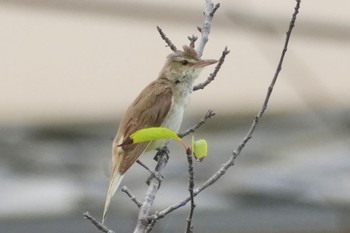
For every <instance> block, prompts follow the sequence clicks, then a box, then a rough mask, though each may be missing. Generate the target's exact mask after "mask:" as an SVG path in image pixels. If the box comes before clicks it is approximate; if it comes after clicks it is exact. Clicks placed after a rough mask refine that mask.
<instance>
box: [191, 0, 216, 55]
mask: <svg viewBox="0 0 350 233" xmlns="http://www.w3.org/2000/svg"><path fill="white" fill-rule="evenodd" d="M219 7H220V4H219V3H217V4H216V5H215V6H214V4H213V2H212V1H211V0H206V1H205V11H204V22H203V26H202V27H201V28H200V27H198V30H199V31H200V33H201V34H202V36H201V38H200V40H199V45H198V47H197V49H196V52H197V54H198V56H199V57H201V56H202V54H203V51H204V47H205V45H206V43H207V42H208V40H209V33H210V30H211V22H212V20H213V17H214V14H215V11H216V10H217V9H218V8H219Z"/></svg>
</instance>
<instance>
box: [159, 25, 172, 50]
mask: <svg viewBox="0 0 350 233" xmlns="http://www.w3.org/2000/svg"><path fill="white" fill-rule="evenodd" d="M157 30H158V32H159V34H160V36H161V37H162V39H163V40H164V41H165V43H166V44H167V45H168V46H169V47H170V49H171V50H173V51H174V52H176V51H177V48H176V46H175V45H174V44H173V43H172V42H171V40H170V39H169V38H168V37H167V36H166V35H165V33H164V32H163V30H162V29H161V28H160V27H159V26H157Z"/></svg>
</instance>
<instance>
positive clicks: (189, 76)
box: [161, 45, 218, 83]
mask: <svg viewBox="0 0 350 233" xmlns="http://www.w3.org/2000/svg"><path fill="white" fill-rule="evenodd" d="M217 62H218V61H217V60H213V59H206V60H203V59H201V58H200V57H198V55H197V52H196V50H194V49H193V48H191V47H189V46H186V45H185V46H183V51H179V50H178V51H176V52H174V53H171V54H169V56H168V57H167V61H166V63H165V65H164V67H163V69H162V72H161V76H162V77H163V78H166V79H168V80H170V81H173V82H175V83H179V82H191V83H192V82H193V81H194V80H195V79H196V78H197V77H198V75H199V73H200V72H201V70H202V69H203V67H205V66H208V65H211V64H214V63H217Z"/></svg>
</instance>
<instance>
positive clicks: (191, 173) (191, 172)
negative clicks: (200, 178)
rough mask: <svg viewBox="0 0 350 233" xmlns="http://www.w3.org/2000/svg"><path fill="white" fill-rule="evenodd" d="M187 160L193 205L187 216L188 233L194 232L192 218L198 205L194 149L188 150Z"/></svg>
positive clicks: (189, 187) (189, 188)
mask: <svg viewBox="0 0 350 233" xmlns="http://www.w3.org/2000/svg"><path fill="white" fill-rule="evenodd" d="M186 154H187V162H188V174H189V178H188V191H189V193H190V200H191V206H190V213H189V214H188V217H187V220H186V221H187V226H186V231H185V232H186V233H192V232H193V225H192V218H193V213H194V208H195V207H196V204H195V203H194V194H193V188H194V170H193V159H192V151H191V150H187V151H186Z"/></svg>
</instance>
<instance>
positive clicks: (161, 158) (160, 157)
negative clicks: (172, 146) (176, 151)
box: [146, 146, 170, 188]
mask: <svg viewBox="0 0 350 233" xmlns="http://www.w3.org/2000/svg"><path fill="white" fill-rule="evenodd" d="M169 153H170V151H169V149H168V147H166V146H164V147H162V148H160V149H158V152H157V154H156V155H155V156H154V160H155V161H157V162H158V163H157V166H156V168H155V171H154V172H152V174H151V175H150V177H148V179H147V180H146V183H147V185H149V184H150V182H151V180H152V179H153V178H156V179H157V180H158V181H159V187H158V188H160V185H161V183H162V180H163V179H164V176H163V175H162V174H161V173H160V170H161V169H162V168H163V167H165V165H166V164H167V162H168V160H169Z"/></svg>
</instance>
